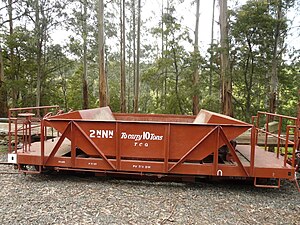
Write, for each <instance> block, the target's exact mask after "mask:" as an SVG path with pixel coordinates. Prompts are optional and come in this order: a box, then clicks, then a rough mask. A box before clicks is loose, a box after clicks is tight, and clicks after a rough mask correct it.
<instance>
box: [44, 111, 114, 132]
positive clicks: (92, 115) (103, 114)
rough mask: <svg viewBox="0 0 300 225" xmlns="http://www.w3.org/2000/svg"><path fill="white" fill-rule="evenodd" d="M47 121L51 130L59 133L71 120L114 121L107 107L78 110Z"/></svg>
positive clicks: (52, 117)
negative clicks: (51, 127) (53, 129)
mask: <svg viewBox="0 0 300 225" xmlns="http://www.w3.org/2000/svg"><path fill="white" fill-rule="evenodd" d="M47 119H49V120H48V122H49V123H51V126H53V128H55V129H56V130H58V131H59V132H60V133H62V132H63V131H64V129H65V127H66V126H67V124H68V123H69V122H70V121H71V120H80V119H83V120H94V121H103V120H104V121H115V117H114V116H113V113H112V111H111V110H110V108H109V107H108V106H106V107H101V108H96V109H86V110H78V111H75V112H69V113H64V114H61V115H56V116H51V117H49V118H47ZM47 119H46V120H47ZM52 120H53V121H52ZM56 120H58V121H59V122H55V121H56ZM63 121H64V122H63Z"/></svg>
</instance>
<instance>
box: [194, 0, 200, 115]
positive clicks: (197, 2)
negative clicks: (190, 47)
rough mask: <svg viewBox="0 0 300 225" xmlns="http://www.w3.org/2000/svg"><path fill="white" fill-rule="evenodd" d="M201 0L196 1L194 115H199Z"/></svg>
mask: <svg viewBox="0 0 300 225" xmlns="http://www.w3.org/2000/svg"><path fill="white" fill-rule="evenodd" d="M199 11H200V0H196V25H195V40H194V56H195V58H194V59H195V60H194V63H193V64H194V65H193V67H194V73H193V114H194V115H197V114H198V112H199V96H198V92H199V91H198V83H199V68H198V67H199V61H198V58H199V57H197V56H198V55H199V54H200V53H199V17H200V13H199Z"/></svg>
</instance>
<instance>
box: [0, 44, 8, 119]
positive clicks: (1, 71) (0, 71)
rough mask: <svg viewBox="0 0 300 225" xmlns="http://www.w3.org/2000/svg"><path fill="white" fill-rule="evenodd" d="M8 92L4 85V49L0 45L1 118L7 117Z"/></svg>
mask: <svg viewBox="0 0 300 225" xmlns="http://www.w3.org/2000/svg"><path fill="white" fill-rule="evenodd" d="M7 111H8V106H7V92H6V87H5V85H4V64H3V57H2V48H1V45H0V117H7V113H8V112H7Z"/></svg>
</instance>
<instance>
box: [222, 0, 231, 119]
mask: <svg viewBox="0 0 300 225" xmlns="http://www.w3.org/2000/svg"><path fill="white" fill-rule="evenodd" d="M219 5H220V30H221V82H222V99H221V100H222V111H223V114H225V115H228V116H233V109H232V80H231V74H230V70H229V43H228V16H227V15H228V12H227V10H228V9H227V0H219Z"/></svg>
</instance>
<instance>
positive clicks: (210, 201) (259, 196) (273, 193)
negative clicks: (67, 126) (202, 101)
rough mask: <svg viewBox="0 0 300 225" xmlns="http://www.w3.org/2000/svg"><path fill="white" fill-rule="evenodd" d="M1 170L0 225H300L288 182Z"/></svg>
mask: <svg viewBox="0 0 300 225" xmlns="http://www.w3.org/2000/svg"><path fill="white" fill-rule="evenodd" d="M5 157H6V154H5V153H3V152H2V153H1V161H5V160H6V158H5ZM0 171H1V174H0V188H1V189H0V203H1V204H0V221H1V224H295V225H296V224H300V193H298V191H297V189H296V188H295V186H294V184H293V183H291V182H288V181H285V182H283V183H282V187H281V189H279V190H277V189H262V188H255V187H254V186H253V185H252V184H251V183H244V182H236V181H231V182H204V181H203V182H200V183H196V184H190V183H175V182H169V183H167V182H151V181H134V180H117V179H107V178H106V179H103V178H99V177H89V176H75V175H63V174H56V175H41V174H39V175H27V176H25V175H21V174H6V173H5V172H16V171H15V170H13V167H12V166H8V165H1V167H0ZM3 172H4V173H3Z"/></svg>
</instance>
